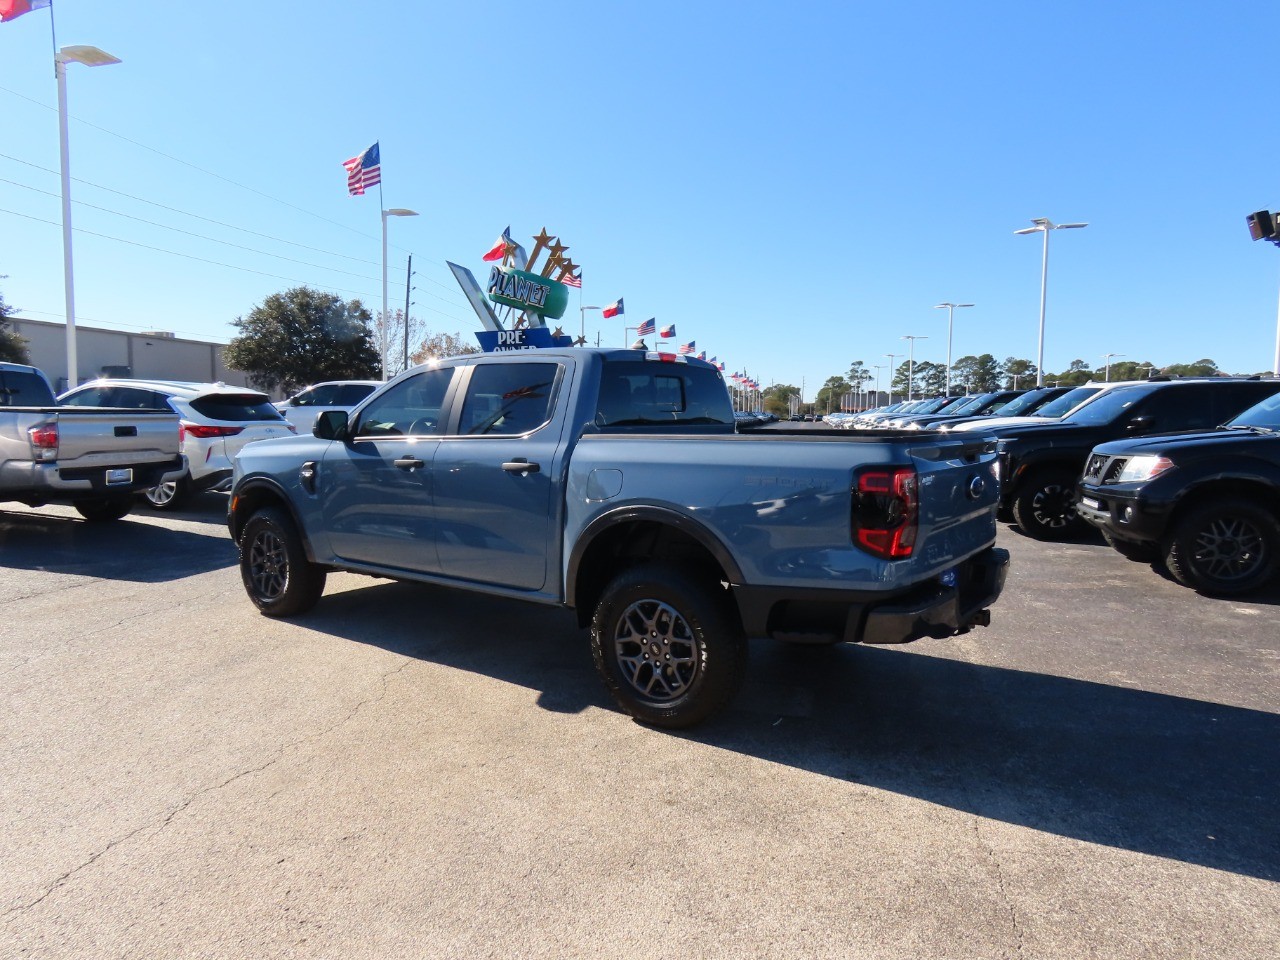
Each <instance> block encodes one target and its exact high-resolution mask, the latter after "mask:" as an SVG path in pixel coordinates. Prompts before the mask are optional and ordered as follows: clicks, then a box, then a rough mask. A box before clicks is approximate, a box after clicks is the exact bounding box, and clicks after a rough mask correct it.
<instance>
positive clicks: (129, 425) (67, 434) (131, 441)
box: [57, 407, 179, 470]
mask: <svg viewBox="0 0 1280 960" xmlns="http://www.w3.org/2000/svg"><path fill="white" fill-rule="evenodd" d="M57 417H58V466H59V468H60V469H62V470H66V469H83V468H87V467H107V466H112V465H115V464H121V465H128V464H137V463H158V462H161V461H165V460H172V459H173V458H174V457H176V456H177V455H178V452H179V445H178V417H177V415H176V414H172V413H164V412H155V413H150V412H147V411H141V410H126V409H119V410H117V409H114V408H111V407H98V408H95V409H93V410H92V411H91V412H89V411H78V410H76V408H74V407H63V408H61V409H60V410H59V411H58V415H57Z"/></svg>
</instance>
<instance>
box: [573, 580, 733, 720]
mask: <svg viewBox="0 0 1280 960" xmlns="http://www.w3.org/2000/svg"><path fill="white" fill-rule="evenodd" d="M591 655H592V658H593V659H594V660H595V665H596V670H597V671H599V673H600V676H601V678H602V679H603V680H604V683H605V686H606V687H608V689H609V692H610V694H612V695H613V699H614V700H615V701H616V702H617V704H618V706H620V707H621V708H622V709H623V710H624V711H625V712H626V713H628V714H630V715H631V716H632V717H634V718H635V719H636V720H639V721H640V722H642V723H647V724H651V725H652V726H655V727H664V728H667V729H680V728H682V727H690V726H693V725H694V724H696V723H700V722H701V721H703V720H705V719H707V718H708V717H710V716H711V715H712V714H714V713H717V712H718V711H720V710H722V709H723V708H724V707H725V706H726V705H727V704H728V703H729V701H730V700H732V699H733V697H734V695H735V694H736V693H737V692H738V690H739V688H740V687H741V686H742V679H743V676H744V674H745V672H746V663H747V643H746V640H745V638H744V637H743V633H742V628H741V627H740V626H739V625H738V622H737V617H736V616H735V614H734V612H733V610H732V609H731V608H730V606H729V600H728V597H727V596H726V595H725V594H724V593H723V591H722V589H721V588H720V587H719V585H718V584H717V583H716V582H715V581H714V580H713V579H711V578H709V577H707V576H705V575H701V574H699V573H698V572H697V571H694V570H692V569H688V568H684V567H680V566H671V565H669V564H659V563H642V564H638V565H636V566H633V567H630V568H628V569H626V570H624V571H622V572H621V573H619V574H618V575H617V576H616V577H614V579H613V581H612V582H611V583H610V584H609V585H608V586H607V587H606V588H605V590H604V593H603V594H602V595H601V598H600V601H599V603H598V604H597V605H596V610H595V615H594V616H593V617H592V620H591Z"/></svg>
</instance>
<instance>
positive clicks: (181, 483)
mask: <svg viewBox="0 0 1280 960" xmlns="http://www.w3.org/2000/svg"><path fill="white" fill-rule="evenodd" d="M143 496H144V497H146V498H147V503H149V504H151V507H152V509H155V510H177V509H178V508H179V507H181V506H182V505H183V504H184V503H186V502H187V500H188V499H189V498H190V497H191V484H190V483H189V482H188V481H187V478H186V477H181V478H179V479H177V480H173V481H170V482H169V483H161V484H159V485H157V486H154V487H151V488H149V489H148V490H147V491H145V492H144V493H143Z"/></svg>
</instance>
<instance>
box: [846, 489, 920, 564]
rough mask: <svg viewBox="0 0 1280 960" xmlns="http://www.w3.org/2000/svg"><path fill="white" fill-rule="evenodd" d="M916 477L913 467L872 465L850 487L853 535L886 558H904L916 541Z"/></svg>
mask: <svg viewBox="0 0 1280 960" xmlns="http://www.w3.org/2000/svg"><path fill="white" fill-rule="evenodd" d="M919 483H920V481H919V477H918V476H917V475H916V471H915V468H914V467H872V468H869V469H867V470H863V471H862V472H860V473H859V474H858V478H857V483H856V485H855V486H854V489H853V524H852V526H853V539H854V542H855V543H857V545H858V546H860V547H862V549H864V550H866V551H867V552H868V553H870V554H873V555H874V556H877V557H881V558H883V559H885V560H903V559H905V558H907V557H909V556H911V551H912V550H913V549H914V547H915V545H916V530H917V528H918V521H919V516H920V497H919V489H920V488H919Z"/></svg>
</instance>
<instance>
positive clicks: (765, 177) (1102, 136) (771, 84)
mask: <svg viewBox="0 0 1280 960" xmlns="http://www.w3.org/2000/svg"><path fill="white" fill-rule="evenodd" d="M55 8H56V15H57V26H58V42H59V43H60V44H63V45H66V44H73V43H88V44H94V45H96V46H99V47H102V48H103V49H105V50H108V51H110V52H111V53H113V54H115V55H116V56H118V57H120V58H121V59H122V60H123V61H124V62H123V63H122V64H120V65H118V66H111V67H101V68H94V69H89V68H86V67H83V66H80V65H72V66H71V67H70V68H69V79H68V88H69V97H70V114H71V115H72V117H74V118H76V119H75V120H73V121H72V123H71V161H72V163H71V166H72V174H73V176H75V177H77V178H80V179H82V180H85V181H89V182H91V183H92V184H96V185H99V186H101V187H109V188H111V189H113V190H117V191H122V192H123V193H126V194H130V195H131V196H132V197H136V198H140V199H130V198H129V197H125V196H120V195H119V194H115V193H109V192H106V191H104V190H102V189H99V187H98V186H88V185H86V184H83V183H76V184H74V185H73V196H74V197H75V199H76V200H77V201H84V202H85V203H91V204H95V205H97V206H99V207H106V208H109V209H111V210H114V211H119V212H120V213H125V214H128V215H130V216H132V217H138V218H142V219H144V220H150V221H154V222H156V223H163V224H168V225H171V226H175V227H178V228H180V229H182V230H186V231H189V232H191V233H196V234H201V235H203V236H207V237H212V238H217V239H219V240H226V241H229V242H231V243H235V244H239V245H241V246H243V247H249V248H252V249H253V250H255V251H260V252H257V253H255V252H250V251H248V250H243V249H236V248H234V247H229V246H226V245H224V244H219V243H214V242H212V241H211V240H207V239H200V238H198V237H194V236H188V235H184V234H181V233H175V232H173V231H171V230H165V229H161V228H159V227H155V226H151V225H148V224H145V223H140V222H138V221H137V220H129V219H125V218H123V217H120V216H118V215H116V214H113V213H108V212H104V211H102V210H98V209H93V208H91V207H88V206H80V205H78V206H77V207H76V208H75V211H74V222H75V225H76V226H77V227H78V228H81V229H82V230H85V231H93V232H94V233H98V234H105V235H108V236H111V237H116V238H123V239H127V240H130V241H132V242H133V243H134V244H143V245H145V246H134V245H129V244H125V243H121V242H119V241H118V240H111V239H105V238H102V237H98V236H93V235H91V234H88V233H81V234H78V235H77V237H76V241H75V243H76V247H75V251H76V296H77V314H78V317H79V319H80V322H81V323H84V324H87V325H99V326H108V327H117V328H122V329H133V330H138V329H162V330H173V331H176V332H178V333H179V334H181V335H190V336H198V337H205V338H212V339H222V340H226V339H229V338H230V337H231V336H233V335H234V330H233V328H232V327H231V321H232V320H234V319H235V318H236V317H237V316H240V315H242V314H244V313H247V312H248V311H249V310H250V309H252V308H253V306H254V305H255V304H257V303H259V302H261V300H262V299H263V298H264V297H265V296H267V295H268V294H270V293H272V292H275V291H277V290H280V289H284V288H286V287H288V286H292V285H294V284H293V281H302V282H306V283H308V284H310V285H313V286H317V287H321V288H325V289H331V290H334V291H336V292H339V293H341V294H342V295H344V296H355V295H360V296H362V298H363V299H364V300H365V302H366V304H367V305H369V306H370V307H371V308H373V309H376V308H377V307H378V305H379V300H380V279H379V277H380V241H379V229H380V228H379V213H378V210H379V207H378V198H377V196H376V195H370V196H365V197H361V198H351V197H348V196H347V194H346V189H345V179H344V173H343V170H342V168H341V162H342V161H343V160H344V159H346V158H347V157H350V156H352V155H354V154H356V153H358V152H359V151H361V150H363V149H364V148H365V147H367V146H368V145H369V144H371V143H372V142H373V141H375V140H379V141H380V142H381V145H382V157H383V176H384V183H383V188H384V191H385V193H384V199H385V203H386V205H387V206H389V207H391V206H404V207H411V208H413V209H415V210H417V211H419V212H420V213H421V214H422V216H420V217H418V218H416V219H404V220H398V221H392V223H391V237H392V256H391V263H392V273H391V276H392V293H391V302H392V306H393V307H394V306H396V305H397V304H401V305H402V304H403V296H404V291H403V270H404V256H405V254H406V253H407V252H410V251H412V252H413V254H414V265H415V268H417V269H418V270H419V274H418V276H417V278H416V279H415V283H416V286H417V290H416V291H415V292H414V300H415V302H416V306H415V307H414V314H415V315H419V316H422V317H423V318H424V319H426V320H427V322H428V324H429V325H430V327H431V328H432V329H433V330H439V331H446V332H462V333H464V334H465V335H470V333H471V332H472V331H474V330H475V329H477V328H478V324H477V323H476V321H475V319H474V316H473V314H471V313H470V311H469V309H468V308H467V307H466V306H465V305H464V303H463V300H462V297H461V296H460V295H459V293H458V291H457V289H456V287H455V286H454V284H453V282H452V279H451V277H450V276H449V274H448V272H447V271H446V269H445V267H444V261H445V260H446V259H451V260H455V261H458V262H461V263H464V264H466V265H468V266H470V267H471V268H472V269H473V271H475V272H476V273H477V275H480V276H483V273H482V267H483V264H482V263H481V262H480V255H481V254H482V253H483V252H484V251H485V250H486V249H487V248H488V247H489V246H490V244H491V243H492V242H493V240H494V238H495V236H496V235H497V234H498V233H499V232H500V231H501V229H502V228H503V227H505V226H506V225H508V224H510V225H511V227H512V230H513V233H515V234H516V235H517V236H518V237H522V238H527V237H528V236H530V235H531V234H533V233H536V232H537V231H538V230H539V229H540V228H541V227H543V226H545V227H546V228H547V229H548V230H549V231H551V232H552V233H555V234H558V235H559V236H561V237H562V238H563V241H564V242H565V243H567V244H568V245H569V246H570V248H571V249H570V255H571V256H572V257H573V258H574V260H576V261H577V262H578V263H579V264H581V265H582V267H583V274H584V279H585V285H584V289H583V296H584V300H583V302H584V303H587V304H606V303H608V302H609V301H611V300H613V299H615V298H617V297H619V296H625V298H626V303H627V319H628V320H629V321H630V323H631V324H632V325H634V324H637V323H639V322H640V321H642V320H644V319H646V318H647V317H649V316H656V317H657V318H658V320H659V323H663V324H665V323H675V324H676V325H677V329H678V332H679V340H680V341H687V340H696V341H697V344H698V347H699V348H700V349H706V350H707V351H708V353H709V354H714V355H716V356H718V357H719V358H720V359H722V360H724V361H725V362H726V363H727V364H728V365H729V369H730V370H734V369H738V370H741V369H744V368H745V369H746V370H747V371H748V372H749V373H751V374H752V375H753V376H755V377H757V378H758V379H760V380H761V381H762V382H764V383H769V382H775V381H776V382H782V383H794V384H796V385H800V383H801V381H802V380H803V381H804V383H805V386H806V395H807V396H809V397H812V395H813V393H814V392H815V390H816V389H817V387H818V386H820V385H821V383H822V382H823V381H824V380H825V379H826V378H827V377H829V376H831V375H833V374H841V373H844V372H845V371H847V369H848V367H849V364H850V363H851V362H852V361H854V360H863V361H865V362H867V363H869V364H875V363H887V361H886V360H885V359H884V357H883V355H884V354H887V353H905V352H906V350H905V348H906V344H905V343H904V342H903V341H902V340H900V339H899V337H901V336H902V335H904V334H917V335H921V336H928V337H929V338H930V339H928V340H922V341H918V342H917V344H916V347H917V349H916V359H917V360H933V361H942V360H944V359H945V355H946V333H947V330H946V311H944V310H933V309H931V308H932V306H933V304H935V303H938V302H939V301H943V300H954V301H972V302H974V303H976V304H977V306H976V307H974V308H973V309H970V310H964V311H957V313H956V325H955V326H956V329H955V345H954V349H953V355H954V357H957V358H958V357H960V356H963V355H965V354H969V353H974V354H977V353H984V352H990V353H992V354H994V355H995V356H996V358H997V359H1000V360H1003V359H1004V358H1005V357H1006V356H1010V355H1012V356H1016V357H1025V358H1029V359H1032V360H1034V358H1035V352H1036V334H1037V324H1038V310H1039V290H1040V254H1041V241H1040V238H1039V236H1015V235H1014V233H1013V231H1014V230H1015V229H1018V228H1021V227H1024V226H1028V225H1029V224H1030V218H1032V217H1040V216H1044V217H1049V218H1050V219H1052V220H1054V221H1056V222H1067V221H1088V222H1089V224H1090V226H1089V227H1088V229H1085V230H1077V231H1060V232H1058V233H1056V234H1054V235H1053V237H1052V239H1051V246H1050V263H1049V306H1048V323H1047V330H1048V332H1047V337H1046V347H1045V367H1046V368H1047V369H1048V370H1050V371H1059V370H1062V369H1064V368H1065V367H1066V366H1067V365H1068V364H1069V363H1070V362H1071V361H1072V360H1073V359H1076V358H1080V359H1083V360H1084V361H1085V362H1086V363H1088V364H1090V365H1091V366H1100V365H1101V363H1102V360H1101V356H1102V355H1103V354H1104V353H1109V352H1114V353H1118V354H1124V355H1126V357H1127V358H1129V359H1134V360H1150V361H1152V362H1154V363H1156V364H1158V365H1164V364H1168V363H1175V362H1187V361H1192V360H1197V359H1200V358H1202V357H1208V358H1211V359H1213V360H1216V361H1217V362H1218V363H1219V364H1220V365H1221V366H1222V367H1223V368H1225V369H1227V370H1230V371H1233V372H1256V371H1260V370H1267V369H1270V367H1271V360H1272V354H1273V350H1274V344H1275V336H1276V303H1277V296H1278V295H1280V250H1277V249H1276V248H1275V247H1273V246H1271V245H1269V244H1265V243H1251V242H1250V240H1249V238H1248V233H1247V231H1246V228H1245V220H1244V218H1245V215H1246V214H1247V213H1249V212H1251V211H1253V210H1255V209H1260V208H1272V209H1274V208H1276V207H1280V122H1278V121H1280V117H1277V110H1276V106H1277V98H1276V80H1275V68H1276V53H1275V51H1276V49H1277V48H1278V47H1280V12H1278V8H1277V7H1276V6H1275V5H1273V4H1264V3H1258V2H1256V0H1255V2H1249V3H1230V2H1229V3H1225V4H1216V5H1205V4H1190V3H1167V2H1166V3H1122V4H1117V3H1114V2H1108V3H1097V2H1082V3H1071V4H1055V5H1052V8H1051V5H1048V4H1027V3H1025V2H1023V3H998V4H997V3H988V4H976V5H975V4H967V5H957V4H953V3H902V4H876V5H871V4H863V3H841V4H825V3H807V2H799V3H791V4H776V3H775V4H759V3H741V2H740V3H719V2H717V3H709V2H708V3H704V2H699V3H688V2H687V0H686V2H682V3H663V2H651V3H645V4H627V5H622V4H612V3H603V4H602V3H590V4H587V3H584V4H577V3H563V4H553V5H540V4H530V3H523V4H518V5H516V4H509V3H503V2H489V3H484V4H443V3H442V4H435V3H431V4H410V3H394V2H378V0H370V2H365V3H360V4H352V3H350V2H344V3H337V2H328V0H319V2H313V3H309V4H305V5H304V4H299V3H289V4H271V3H265V4H252V5H238V6H237V5H231V6H227V5H225V4H224V5H221V6H218V5H214V6H210V5H208V4H178V3H172V2H164V3H161V2H156V0H136V2H130V3H121V4H102V3H91V2H89V0H55ZM0 88H3V89H0V131H3V136H0V154H3V156H0V178H3V180H2V182H0V209H2V210H4V211H12V212H3V213H0V274H8V279H5V280H0V290H2V291H3V293H4V295H5V298H6V300H7V301H8V302H9V303H10V304H11V305H13V306H17V307H18V308H20V311H21V312H20V315H22V316H28V317H31V318H33V319H47V320H61V319H62V317H63V298H62V256H61V236H60V232H59V228H58V226H57V225H56V224H57V223H58V222H59V201H58V199H57V193H58V177H57V173H56V171H57V169H58V142H57V140H58V138H57V114H56V102H57V101H56V85H55V83H54V79H53V69H52V64H51V46H50V35H49V14H48V11H35V12H32V13H29V14H27V15H25V16H23V17H21V18H19V19H18V20H15V21H12V22H10V23H6V24H3V25H0ZM32 101H34V102H32ZM82 121H88V123H90V124H94V125H96V127H95V126H89V125H87V124H86V123H85V122H82ZM98 128H103V129H98ZM104 130H105V131H110V132H111V133H110V134H109V133H106V132H104ZM112 134H115V135H118V136H113V135H112ZM121 138H127V139H121ZM129 141H135V142H129ZM157 151H158V152H157ZM165 155H167V156H165ZM18 161H21V162H18ZM179 161H182V162H179ZM28 164H33V165H35V166H29V165H28ZM41 168H43V169H41ZM215 175H216V176H215ZM219 178H225V179H219ZM10 181H12V182H10ZM227 181H234V182H235V183H236V184H240V185H243V188H242V187H241V186H235V185H232V184H231V183H229V182H227ZM15 183H16V184H21V185H22V186H16V185H15ZM28 187H34V188H37V189H38V190H42V191H47V193H39V192H35V191H33V190H30V189H27V188H28ZM244 188H252V189H244ZM254 191H257V192H254ZM49 194H52V195H49ZM141 200H149V201H152V202H154V203H159V204H164V205H165V206H168V207H172V208H174V209H175V210H177V211H182V212H181V213H177V212H173V211H172V210H165V209H160V208H157V207H155V206H151V205H148V204H146V203H143V202H141ZM15 213H17V214H24V215H26V216H27V217H34V218H39V220H44V221H49V222H48V223H44V222H38V221H37V220H31V219H25V218H23V217H20V216H15V215H14V214H15ZM196 217H203V218H208V219H212V220H217V221H221V222H222V223H225V224H229V225H231V226H234V227H239V228H244V229H247V230H252V231H255V232H256V233H258V234H265V235H266V236H265V237H264V236H253V235H250V234H247V233H244V232H241V231H240V230H234V229H230V228H228V227H224V226H218V225H216V224H212V223H208V222H206V221H204V220H199V219H196ZM286 241H287V242H286ZM297 245H304V246H297ZM526 245H527V244H526ZM148 247H155V248H160V250H161V251H173V252H175V253H181V254H185V255H186V257H179V256H174V255H172V254H171V253H166V252H159V251H157V250H153V249H148ZM305 247H313V248H317V249H314V250H308V249H305ZM264 254H274V255H277V256H283V257H290V258H292V259H293V260H300V261H305V263H293V262H289V261H288V260H282V259H277V257H276V256H265V255H264ZM189 258H200V259H189ZM200 260H212V261H218V262H219V263H222V264H229V265H231V266H217V265H213V264H210V263H204V262H200ZM254 270H256V271H260V272H261V273H266V274H272V275H273V276H261V275H259V274H255V273H252V272H249V271H254ZM339 271H347V272H346V273H343V272H339ZM351 274H355V276H352V275H351ZM281 278H287V279H281ZM576 305H577V303H576V297H575V299H574V301H573V306H574V307H576ZM601 323H602V322H601V321H600V320H599V319H598V315H592V314H588V325H587V326H588V334H589V335H592V336H594V333H595V331H596V330H597V328H599V329H600V330H601V332H602V334H603V339H604V342H605V343H606V344H610V343H612V344H621V343H622V342H623V331H622V327H621V324H615V323H613V322H612V321H604V322H603V324H604V325H603V326H602V325H601ZM576 325H577V314H576V310H574V309H572V308H571V311H570V314H569V315H567V316H566V323H565V326H566V328H567V329H572V328H574V327H576Z"/></svg>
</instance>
